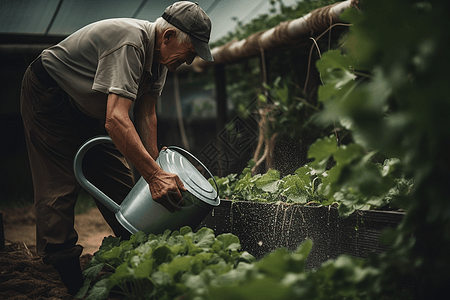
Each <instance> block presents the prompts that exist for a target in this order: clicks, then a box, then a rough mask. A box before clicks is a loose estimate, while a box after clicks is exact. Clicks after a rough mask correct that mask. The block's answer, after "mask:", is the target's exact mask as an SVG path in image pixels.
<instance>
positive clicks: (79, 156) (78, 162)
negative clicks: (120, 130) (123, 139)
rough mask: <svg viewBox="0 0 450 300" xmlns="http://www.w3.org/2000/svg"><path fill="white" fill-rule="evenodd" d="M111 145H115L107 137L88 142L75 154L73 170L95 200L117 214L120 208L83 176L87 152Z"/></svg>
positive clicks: (95, 138) (98, 137)
mask: <svg viewBox="0 0 450 300" xmlns="http://www.w3.org/2000/svg"><path fill="white" fill-rule="evenodd" d="M104 143H111V144H114V143H113V141H112V139H111V138H110V137H109V136H107V135H102V136H97V137H94V138H92V139H90V140H88V141H86V142H85V143H84V144H83V145H82V146H81V147H80V148H79V149H78V151H77V153H76V154H75V159H74V162H73V168H74V172H75V178H76V179H77V181H78V182H79V183H80V185H81V186H82V187H83V188H84V189H85V190H86V191H88V192H89V193H90V194H91V195H92V196H93V197H94V198H96V199H98V200H99V201H100V202H102V203H103V204H104V205H105V206H106V207H107V208H108V209H109V210H110V211H112V212H114V213H116V212H117V211H118V210H119V209H120V206H119V205H118V204H117V203H116V202H114V201H113V200H111V199H110V198H109V197H108V196H106V195H105V193H103V192H102V191H100V190H99V189H98V188H97V187H96V186H94V185H93V184H92V183H91V182H89V181H88V180H87V179H86V177H85V176H84V174H83V168H82V161H83V157H84V155H85V154H86V152H87V151H88V150H89V149H91V148H92V147H93V146H95V145H98V144H104Z"/></svg>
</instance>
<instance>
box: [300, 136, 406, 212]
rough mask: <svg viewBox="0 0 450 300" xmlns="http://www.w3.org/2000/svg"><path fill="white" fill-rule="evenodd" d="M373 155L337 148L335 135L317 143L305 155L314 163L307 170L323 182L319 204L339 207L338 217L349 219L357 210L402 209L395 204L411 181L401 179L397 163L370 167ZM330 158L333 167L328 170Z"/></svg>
mask: <svg viewBox="0 0 450 300" xmlns="http://www.w3.org/2000/svg"><path fill="white" fill-rule="evenodd" d="M375 154H376V153H375V152H369V153H364V148H363V147H362V146H361V145H358V144H353V143H351V144H349V145H340V146H338V145H337V139H336V136H334V135H333V136H331V137H329V138H324V139H319V140H317V141H316V142H315V143H314V144H313V145H312V146H311V147H310V149H309V152H308V155H309V157H310V158H314V159H315V160H314V162H312V163H310V166H311V167H312V168H313V169H314V172H315V173H316V174H320V175H321V177H322V178H323V179H322V184H321V185H320V187H319V192H320V193H321V194H322V195H323V196H324V198H326V199H327V201H323V202H322V204H324V205H326V204H330V203H333V202H337V203H339V206H338V210H339V214H340V215H341V216H348V215H350V214H351V213H352V212H354V211H355V210H356V209H369V208H383V209H386V208H389V209H392V208H399V207H401V205H400V204H399V203H396V200H399V199H401V198H402V197H403V196H406V195H408V194H409V193H410V191H411V189H412V187H413V183H412V180H411V179H406V178H405V177H404V174H403V171H402V168H403V166H402V163H401V162H400V160H399V159H396V158H391V159H386V160H385V161H384V163H383V164H380V163H373V162H372V161H371V159H372V157H373V156H374V155H375ZM332 158H333V163H334V166H333V167H332V168H330V169H329V170H327V166H329V162H330V159H332ZM397 202H398V201H397Z"/></svg>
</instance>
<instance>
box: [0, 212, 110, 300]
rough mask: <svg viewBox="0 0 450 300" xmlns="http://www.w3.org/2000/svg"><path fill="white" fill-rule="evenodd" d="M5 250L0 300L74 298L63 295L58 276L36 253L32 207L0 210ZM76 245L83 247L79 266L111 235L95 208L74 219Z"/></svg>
mask: <svg viewBox="0 0 450 300" xmlns="http://www.w3.org/2000/svg"><path fill="white" fill-rule="evenodd" d="M2 214H3V220H4V227H5V230H4V231H5V249H4V251H0V299H11V300H25V299H33V300H42V299H52V300H57V299H75V298H73V297H72V296H70V295H69V294H67V291H66V288H65V287H64V285H63V283H62V282H61V281H60V278H59V275H58V273H57V272H56V271H55V270H54V269H53V267H52V266H50V265H45V264H44V263H43V262H42V260H41V259H40V258H39V257H38V256H37V254H36V237H35V222H34V219H35V214H34V208H33V207H32V206H30V207H25V208H16V209H3V210H2ZM75 229H76V230H77V232H78V236H79V239H78V244H80V245H82V246H83V247H84V249H83V253H82V255H81V258H80V261H81V267H82V268H83V267H84V265H85V264H86V263H88V262H89V261H90V260H91V258H92V255H93V254H94V253H95V251H97V250H98V248H99V247H100V245H101V242H102V240H103V238H105V237H107V236H109V235H112V234H113V233H112V230H111V229H110V228H109V226H108V225H107V223H106V222H105V220H104V219H103V217H102V216H101V214H100V212H99V211H98V209H97V208H92V209H90V210H89V211H88V212H86V213H84V214H79V215H76V216H75Z"/></svg>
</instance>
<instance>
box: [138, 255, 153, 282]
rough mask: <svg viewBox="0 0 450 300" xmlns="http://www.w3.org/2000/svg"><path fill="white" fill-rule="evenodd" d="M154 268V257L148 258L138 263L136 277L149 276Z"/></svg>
mask: <svg viewBox="0 0 450 300" xmlns="http://www.w3.org/2000/svg"><path fill="white" fill-rule="evenodd" d="M152 270H153V259H147V260H144V261H142V262H141V263H140V264H138V265H137V266H136V267H135V269H134V275H135V276H136V278H149V277H150V274H151V273H152Z"/></svg>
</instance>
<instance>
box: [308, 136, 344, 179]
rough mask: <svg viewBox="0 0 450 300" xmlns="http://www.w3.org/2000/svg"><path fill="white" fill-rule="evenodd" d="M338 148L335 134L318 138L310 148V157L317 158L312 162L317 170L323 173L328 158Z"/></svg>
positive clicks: (312, 165)
mask: <svg viewBox="0 0 450 300" xmlns="http://www.w3.org/2000/svg"><path fill="white" fill-rule="evenodd" d="M337 149H338V147H337V141H336V137H335V136H331V137H329V138H328V137H326V138H323V139H318V140H317V141H316V142H315V143H314V144H312V145H311V147H310V148H309V150H308V158H315V160H314V161H313V162H312V163H311V167H313V168H314V169H315V170H316V172H318V173H323V172H324V171H325V169H326V166H327V163H328V160H329V159H330V157H331V156H332V155H333V154H334V153H335V152H336V150H337Z"/></svg>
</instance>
